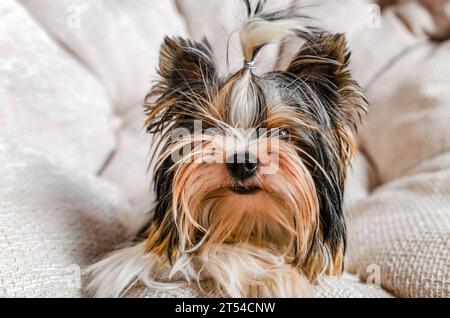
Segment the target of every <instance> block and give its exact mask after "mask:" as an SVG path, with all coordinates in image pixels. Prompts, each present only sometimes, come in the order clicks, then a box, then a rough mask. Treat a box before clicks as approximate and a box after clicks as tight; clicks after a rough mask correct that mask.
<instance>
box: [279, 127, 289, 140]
mask: <svg viewBox="0 0 450 318" xmlns="http://www.w3.org/2000/svg"><path fill="white" fill-rule="evenodd" d="M280 138H289V130H287V128H281V129H280Z"/></svg>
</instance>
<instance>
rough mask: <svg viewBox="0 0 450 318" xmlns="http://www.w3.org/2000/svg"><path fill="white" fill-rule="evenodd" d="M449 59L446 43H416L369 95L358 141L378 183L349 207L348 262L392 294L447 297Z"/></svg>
mask: <svg viewBox="0 0 450 318" xmlns="http://www.w3.org/2000/svg"><path fill="white" fill-rule="evenodd" d="M449 56H450V42H444V43H442V44H423V45H421V46H418V47H416V48H414V49H411V50H410V51H408V52H406V53H405V54H403V55H402V57H401V59H399V60H397V61H396V62H395V63H394V64H393V65H392V66H391V67H390V68H389V69H388V70H386V71H385V72H384V73H383V74H382V75H381V77H380V78H379V79H377V81H376V82H374V84H373V86H371V87H370V88H369V89H368V91H367V96H368V98H369V101H370V102H371V109H370V114H369V117H368V121H367V125H366V127H365V129H364V130H363V134H362V141H363V145H364V148H365V149H366V151H367V153H368V154H369V157H370V158H371V159H372V161H373V163H374V165H375V170H376V172H377V174H378V180H377V181H378V184H380V183H381V184H380V185H379V186H378V187H377V188H376V189H375V190H373V191H372V193H370V195H369V196H368V197H367V198H365V199H364V200H360V201H359V202H357V203H355V204H354V205H353V206H352V208H351V213H352V216H351V222H350V225H349V226H350V237H349V242H350V248H349V253H348V261H347V265H348V269H349V270H350V271H351V272H354V273H359V274H360V275H361V277H363V278H364V277H366V276H367V275H368V273H367V267H368V266H370V265H375V266H378V267H379V270H380V274H381V275H380V279H381V284H382V286H383V287H385V288H387V289H388V290H390V291H392V293H394V295H396V296H401V297H449V296H450V191H449V189H450V186H449V185H450V139H449V137H448V136H450V126H449V125H448V123H449V122H450V90H449V89H448V87H449V83H450V76H449V74H450V62H449V59H448V57H449ZM412 66H414V67H412ZM386 83H389V85H386Z"/></svg>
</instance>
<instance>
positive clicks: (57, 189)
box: [0, 137, 128, 297]
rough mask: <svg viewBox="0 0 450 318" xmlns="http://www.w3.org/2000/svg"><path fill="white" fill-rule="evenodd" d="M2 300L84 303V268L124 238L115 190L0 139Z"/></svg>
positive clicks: (122, 208) (123, 208)
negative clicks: (72, 299) (78, 300)
mask: <svg viewBox="0 0 450 318" xmlns="http://www.w3.org/2000/svg"><path fill="white" fill-rule="evenodd" d="M0 175H1V176H2V186H1V187H0V198H1V201H0V259H1V262H0V281H1V284H0V297H80V296H81V292H80V291H81V289H80V288H81V277H80V269H81V267H82V266H84V265H87V264H89V263H91V262H93V261H94V258H95V257H96V256H97V255H99V254H101V253H104V252H105V251H107V250H109V249H111V247H112V246H114V245H116V244H118V243H120V242H122V241H123V240H125V232H124V228H123V227H122V226H121V225H120V224H121V223H120V220H121V219H122V217H123V215H125V214H126V213H127V212H128V205H127V204H126V200H125V198H124V197H123V195H122V194H121V193H120V192H119V191H117V189H116V188H115V187H114V186H112V185H110V184H107V183H106V182H104V181H102V180H100V179H99V178H96V177H93V176H91V175H89V174H87V173H83V172H79V171H76V170H73V169H67V168H62V167H61V163H60V162H58V161H56V160H49V159H48V158H47V156H46V155H44V154H42V153H41V152H39V151H36V150H34V149H32V148H29V147H26V146H23V145H21V144H20V143H16V142H11V141H8V140H6V139H5V138H3V137H0Z"/></svg>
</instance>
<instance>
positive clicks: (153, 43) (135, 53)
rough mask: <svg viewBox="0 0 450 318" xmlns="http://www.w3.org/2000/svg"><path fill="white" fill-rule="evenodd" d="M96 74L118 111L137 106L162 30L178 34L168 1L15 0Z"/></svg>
mask: <svg viewBox="0 0 450 318" xmlns="http://www.w3.org/2000/svg"><path fill="white" fill-rule="evenodd" d="M20 1H21V2H22V3H23V4H24V5H25V6H26V7H27V8H28V9H29V11H30V12H31V13H32V14H33V15H34V16H35V17H36V18H37V20H38V21H39V22H41V23H42V25H44V26H45V28H46V29H47V30H48V32H49V33H50V34H52V35H53V36H54V37H55V38H56V39H57V40H58V41H60V42H61V43H62V44H63V45H64V46H66V47H67V48H68V49H69V50H70V51H71V52H72V53H73V54H74V55H75V56H76V57H78V58H79V59H80V61H82V63H84V64H85V65H86V66H87V67H88V68H89V69H90V70H93V71H94V73H95V74H96V75H97V76H98V77H99V78H100V79H101V81H102V82H103V84H104V85H105V87H106V89H107V91H108V93H109V96H110V98H111V100H112V102H113V104H114V106H115V108H116V109H117V110H118V111H119V112H124V111H126V110H127V109H129V108H130V107H137V105H141V104H142V101H143V100H144V96H145V94H146V92H147V90H148V87H149V84H150V81H151V75H154V70H155V68H156V66H157V64H158V56H159V54H158V53H159V47H160V44H161V41H162V39H163V37H164V36H165V35H183V34H184V33H185V29H184V22H183V20H182V19H181V17H180V16H179V14H178V13H177V11H176V9H175V6H174V4H173V2H172V1H147V0H130V1H121V0H86V1H76V0H62V1H53V0H41V1H35V0H20Z"/></svg>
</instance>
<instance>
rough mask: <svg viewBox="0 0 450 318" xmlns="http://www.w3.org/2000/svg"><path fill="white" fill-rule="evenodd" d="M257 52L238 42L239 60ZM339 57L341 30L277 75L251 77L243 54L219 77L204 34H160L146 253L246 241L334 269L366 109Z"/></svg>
mask: <svg viewBox="0 0 450 318" xmlns="http://www.w3.org/2000/svg"><path fill="white" fill-rule="evenodd" d="M257 50H258V48H257V47H254V48H253V49H251V48H250V49H247V50H246V49H245V47H244V54H245V55H246V56H245V57H246V60H247V61H253V60H254V55H255V52H257ZM348 58H349V54H348V52H347V51H346V46H345V40H344V37H343V36H342V35H319V36H316V37H313V38H312V39H311V40H309V41H307V42H306V44H305V45H304V46H303V47H302V48H301V49H300V51H299V52H298V53H297V55H296V56H295V57H294V58H293V60H292V61H291V63H290V65H289V67H288V68H287V69H286V70H284V71H274V72H271V73H267V74H264V75H261V76H256V75H255V74H253V72H252V70H251V62H246V63H247V64H246V65H245V67H244V68H242V69H241V70H240V71H238V72H237V73H235V74H232V75H231V76H229V77H226V78H220V77H219V74H218V72H217V68H216V64H215V61H214V57H213V54H212V52H211V49H210V47H209V45H208V43H207V42H206V41H204V42H202V43H193V42H190V41H187V40H183V39H181V38H173V39H171V38H166V39H165V42H164V44H163V46H162V48H161V58H160V66H159V74H160V76H161V80H160V81H159V82H158V83H157V84H156V85H155V86H154V87H153V89H152V91H151V92H150V94H149V96H148V99H147V103H146V106H147V110H148V117H147V122H146V125H147V129H148V131H149V132H152V133H155V138H156V139H155V140H157V142H155V147H154V152H155V153H156V155H155V158H154V161H155V187H156V193H157V205H156V208H155V214H154V220H153V223H152V225H151V227H150V229H149V236H148V240H147V250H148V251H151V252H154V253H156V254H159V255H167V257H168V259H169V260H173V259H174V258H177V257H178V256H179V255H181V254H186V253H207V252H208V251H209V250H213V249H214V248H215V247H217V245H218V244H229V245H242V244H251V245H252V246H256V247H258V248H263V249H265V250H269V251H273V253H274V254H275V255H279V256H282V257H283V258H284V259H285V261H286V262H288V263H291V264H292V265H293V266H295V267H298V268H299V270H301V271H303V273H304V274H305V275H306V276H307V277H308V278H310V279H311V280H314V279H315V278H316V277H317V275H318V274H319V273H320V272H322V271H328V272H340V271H341V269H342V259H343V253H344V250H345V240H346V229H345V222H344V218H343V214H342V206H341V205H342V196H343V190H344V180H345V176H346V169H347V166H348V164H349V162H350V160H351V158H352V154H353V153H354V151H355V141H354V132H355V126H356V124H357V122H358V121H359V120H360V116H361V114H362V113H363V112H364V109H365V100H364V98H363V97H362V95H361V93H360V90H359V87H358V85H357V84H356V83H355V82H354V81H353V80H352V79H351V76H350V73H349V71H348V69H347V66H348ZM156 96H157V99H156V101H154V100H155V97H156ZM150 100H153V101H152V102H150Z"/></svg>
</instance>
